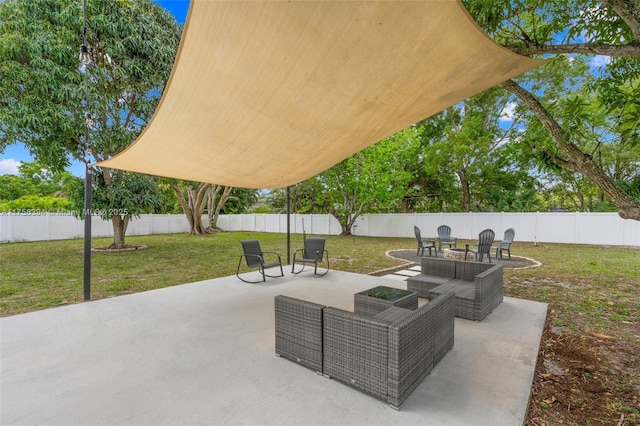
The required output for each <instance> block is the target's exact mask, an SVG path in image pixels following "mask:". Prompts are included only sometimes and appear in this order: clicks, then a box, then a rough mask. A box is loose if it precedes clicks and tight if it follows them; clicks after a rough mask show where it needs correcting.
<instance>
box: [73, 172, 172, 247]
mask: <svg viewBox="0 0 640 426" xmlns="http://www.w3.org/2000/svg"><path fill="white" fill-rule="evenodd" d="M108 176H109V179H110V184H109V185H106V184H105V181H104V180H105V174H104V173H95V174H93V182H92V184H93V186H94V188H93V205H92V209H91V210H92V211H91V214H97V215H99V216H100V218H102V219H103V220H111V224H112V226H113V231H114V232H113V243H112V244H111V245H110V246H109V248H110V249H116V248H125V247H127V244H126V241H125V235H126V233H127V226H128V225H129V222H130V221H131V219H132V218H134V217H139V216H140V214H142V213H155V212H156V211H157V210H158V209H160V208H161V207H162V205H163V203H164V197H163V196H162V192H161V191H160V189H159V188H158V184H157V182H156V181H157V178H152V177H149V176H145V175H141V174H138V173H127V172H124V171H122V170H111V171H110V173H109V174H108ZM69 198H70V199H71V201H72V202H73V203H74V207H75V210H74V211H75V212H76V216H78V217H84V215H85V214H86V213H87V212H85V211H84V181H82V180H80V179H77V180H76V181H74V183H73V185H72V186H71V190H70V194H69Z"/></svg>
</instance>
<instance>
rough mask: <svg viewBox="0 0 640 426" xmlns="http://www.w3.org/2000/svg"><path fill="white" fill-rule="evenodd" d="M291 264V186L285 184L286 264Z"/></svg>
mask: <svg viewBox="0 0 640 426" xmlns="http://www.w3.org/2000/svg"><path fill="white" fill-rule="evenodd" d="M289 264H291V187H290V186H287V265H289Z"/></svg>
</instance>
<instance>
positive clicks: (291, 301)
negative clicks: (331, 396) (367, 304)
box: [275, 292, 455, 409]
mask: <svg viewBox="0 0 640 426" xmlns="http://www.w3.org/2000/svg"><path fill="white" fill-rule="evenodd" d="M454 315H455V304H454V294H453V292H449V293H447V294H443V295H442V296H440V297H438V298H435V299H434V300H432V301H430V302H429V303H427V304H426V305H423V306H421V307H420V308H418V309H415V310H411V309H406V308H401V307H396V306H392V307H390V308H388V309H386V310H385V311H383V312H380V313H378V314H377V315H375V316H373V317H366V316H363V315H361V314H359V313H358V312H348V311H343V310H342V309H337V308H331V307H324V306H322V305H318V304H316V303H312V302H307V301H304V300H299V299H295V298H292V297H287V296H276V297H275V325H276V326H275V335H276V355H278V356H281V357H283V358H287V359H289V360H292V361H294V362H296V363H299V364H301V365H303V366H306V367H308V368H311V369H313V370H314V371H316V372H318V373H322V374H323V375H324V376H325V377H327V378H335V379H338V380H340V381H342V382H344V383H346V384H348V385H351V386H353V387H355V388H357V389H360V390H363V391H365V392H368V393H370V394H372V395H374V396H377V397H379V398H382V399H384V400H386V401H388V402H389V404H390V405H391V407H393V408H395V409H399V407H400V405H401V404H402V402H404V400H405V399H407V397H408V396H409V395H410V394H411V392H413V390H414V389H415V388H416V387H417V386H418V385H419V384H420V382H422V380H423V379H424V378H425V377H426V376H427V375H428V374H429V372H430V371H431V370H432V369H433V367H434V366H435V365H436V364H437V363H438V362H439V361H440V360H441V359H442V357H443V356H444V355H445V354H446V353H447V351H448V350H450V349H451V348H452V347H453V344H454V320H455V317H454Z"/></svg>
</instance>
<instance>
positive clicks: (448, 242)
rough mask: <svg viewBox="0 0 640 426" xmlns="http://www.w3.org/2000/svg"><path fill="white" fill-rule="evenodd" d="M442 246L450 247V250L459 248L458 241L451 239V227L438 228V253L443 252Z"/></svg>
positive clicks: (441, 226) (442, 226)
mask: <svg viewBox="0 0 640 426" xmlns="http://www.w3.org/2000/svg"><path fill="white" fill-rule="evenodd" d="M442 246H449V248H451V247H453V248H456V247H457V246H458V239H457V238H452V237H451V227H449V226H447V225H440V226H438V251H439V252H442Z"/></svg>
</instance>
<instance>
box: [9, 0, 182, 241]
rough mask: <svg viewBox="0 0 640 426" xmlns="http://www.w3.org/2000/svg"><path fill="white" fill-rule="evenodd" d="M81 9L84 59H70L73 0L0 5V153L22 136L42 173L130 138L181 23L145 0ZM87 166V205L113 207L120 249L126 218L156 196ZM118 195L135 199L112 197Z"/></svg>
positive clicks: (74, 34) (168, 62) (75, 30)
mask: <svg viewBox="0 0 640 426" xmlns="http://www.w3.org/2000/svg"><path fill="white" fill-rule="evenodd" d="M86 6H87V9H86V45H87V46H88V53H89V56H90V58H91V62H90V63H89V64H86V65H80V64H79V62H78V49H79V45H80V42H81V34H82V28H83V20H82V16H83V11H82V2H79V1H71V0H6V1H3V2H0V31H1V32H2V34H3V37H2V38H0V93H2V98H0V123H2V126H1V127H0V150H4V148H5V147H6V146H8V145H10V144H13V143H16V142H22V143H24V144H25V146H27V147H28V148H29V150H30V151H31V153H32V154H33V155H34V157H35V158H36V160H37V161H39V162H41V163H42V164H43V165H45V166H46V167H47V168H48V169H49V170H51V171H52V172H56V171H60V170H62V169H63V168H64V167H65V166H67V165H68V164H69V158H75V159H76V160H80V161H83V162H86V163H87V164H88V163H93V162H95V161H101V160H104V159H107V158H110V157H111V156H113V155H115V154H117V153H119V152H120V151H122V150H123V149H125V148H126V147H127V146H128V145H130V144H131V143H132V142H133V140H135V138H136V137H137V135H138V134H139V133H140V131H141V129H142V128H144V126H145V125H146V124H147V123H148V121H149V120H150V118H151V115H152V114H153V112H154V110H155V108H156V106H157V103H158V101H159V99H160V96H161V94H162V90H163V87H164V84H165V82H166V81H167V78H168V76H169V73H170V71H171V67H172V64H173V60H174V57H175V53H176V50H177V46H178V43H179V41H180V35H181V27H180V26H179V25H178V24H177V23H176V21H175V19H174V18H173V16H172V15H171V14H169V13H168V12H166V11H165V10H164V9H162V8H161V7H160V6H158V5H157V4H155V3H154V2H152V1H151V0H127V1H124V0H121V1H112V0H87V2H86ZM96 171H97V173H98V174H99V175H100V176H99V178H96V179H95V184H96V185H98V187H99V189H101V190H102V193H103V194H104V198H101V196H100V195H98V197H97V198H96V199H95V200H94V201H95V202H100V200H102V201H104V202H105V203H106V204H105V205H103V206H99V205H97V208H99V209H101V211H103V212H106V213H107V214H108V213H113V214H112V215H111V216H110V217H108V218H107V219H110V220H111V221H112V224H113V228H114V246H117V247H119V246H124V245H125V235H124V233H123V232H124V231H126V224H127V222H128V220H129V219H130V218H131V217H135V216H136V215H138V214H139V213H142V212H145V211H147V210H148V209H150V208H153V207H152V205H154V204H155V202H156V201H157V199H156V200H155V201H153V202H152V200H151V198H155V195H153V196H150V195H145V194H144V193H138V192H136V189H144V190H145V191H147V190H151V189H152V187H153V186H154V185H156V183H155V180H153V179H151V178H150V177H148V176H144V175H138V176H135V177H133V176H126V175H127V173H125V172H116V171H113V170H110V169H107V168H102V169H96ZM145 180H146V181H145ZM128 185H130V187H129V190H126V191H124V190H123V187H124V186H128ZM101 187H103V188H101ZM153 193H154V194H155V190H153ZM125 194H128V195H130V196H132V197H133V198H132V199H133V200H136V201H140V202H141V203H142V204H140V205H138V204H135V203H132V202H131V200H120V201H119V202H116V201H115V200H114V199H113V198H112V197H114V196H118V195H125ZM107 206H110V207H108V208H107ZM113 206H119V207H113ZM122 206H126V209H125V208H123V207H122ZM119 212H126V214H118V213H119Z"/></svg>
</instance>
